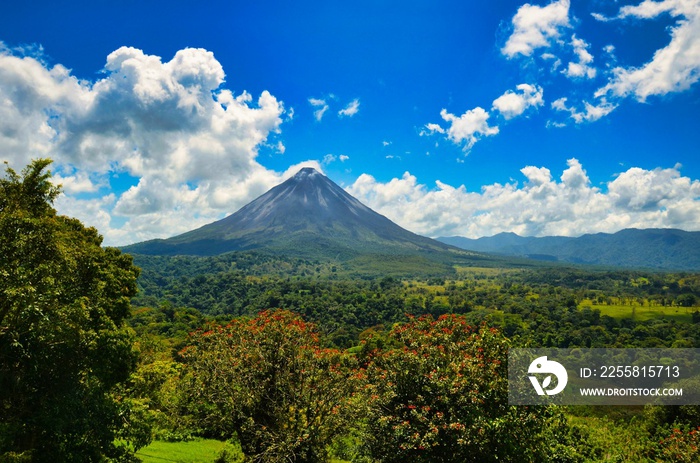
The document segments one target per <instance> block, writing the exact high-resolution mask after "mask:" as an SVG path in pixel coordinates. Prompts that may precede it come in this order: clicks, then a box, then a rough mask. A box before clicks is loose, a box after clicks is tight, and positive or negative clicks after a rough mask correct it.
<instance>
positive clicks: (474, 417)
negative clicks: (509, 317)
mask: <svg viewBox="0 0 700 463" xmlns="http://www.w3.org/2000/svg"><path fill="white" fill-rule="evenodd" d="M390 337H391V338H392V339H393V340H394V341H397V342H399V343H400V345H401V347H399V348H397V349H393V350H389V351H386V352H377V353H375V355H374V358H373V359H372V360H371V361H370V363H369V366H368V368H367V375H368V379H369V383H370V386H369V394H370V397H371V398H370V410H371V413H370V418H369V419H368V429H367V435H366V442H367V446H368V450H369V453H370V454H371V455H372V457H374V458H376V459H378V460H379V461H381V462H405V461H411V462H426V463H427V462H430V463H439V462H454V461H460V462H489V461H498V462H502V461H506V462H507V461H513V462H514V461H517V462H527V461H554V460H553V459H552V458H551V457H552V456H551V455H549V454H548V453H549V450H548V449H549V444H548V443H546V442H545V439H544V436H545V435H546V434H547V433H548V432H550V431H551V430H552V429H553V428H552V424H554V423H555V422H556V416H555V411H554V410H553V409H550V408H544V407H513V406H508V403H507V400H508V393H507V377H508V375H507V367H506V358H507V348H508V342H507V340H506V339H505V338H504V337H503V335H502V334H501V333H500V332H498V331H496V330H494V329H488V328H486V327H480V328H475V327H473V326H470V325H468V324H467V322H466V321H465V319H464V317H460V316H454V315H445V316H442V317H440V318H439V319H437V320H434V319H433V318H432V317H421V318H418V319H413V320H411V321H410V322H409V323H406V324H404V325H400V326H397V327H395V328H394V329H393V330H392V332H391V333H390Z"/></svg>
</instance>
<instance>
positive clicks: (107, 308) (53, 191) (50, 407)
mask: <svg viewBox="0 0 700 463" xmlns="http://www.w3.org/2000/svg"><path fill="white" fill-rule="evenodd" d="M50 163H51V161H50V160H47V159H39V160H35V161H33V162H32V163H31V164H30V165H29V166H27V167H26V168H25V169H24V170H23V171H22V172H21V174H18V173H17V172H15V171H14V170H12V169H11V168H10V167H9V166H6V167H5V170H6V172H5V176H4V177H2V178H0V460H9V461H12V460H13V459H16V460H19V461H22V460H23V459H32V460H34V461H49V460H54V461H81V462H83V461H99V460H102V461H104V459H105V458H116V457H118V456H119V455H120V454H123V453H124V451H123V448H121V449H120V445H119V444H120V442H125V441H124V440H123V439H121V438H122V437H126V436H125V433H128V428H129V427H128V410H125V408H124V407H125V405H124V404H123V403H121V402H120V401H118V400H116V399H115V396H114V395H113V394H112V392H113V391H114V388H115V386H117V385H118V384H119V383H121V382H123V381H124V380H126V378H127V377H128V375H129V373H130V372H131V371H132V369H133V367H134V364H135V360H136V359H135V354H134V352H133V351H132V344H133V339H132V334H131V332H130V331H129V330H128V328H126V327H125V326H124V320H125V319H126V318H127V317H128V316H129V313H130V299H131V298H132V297H133V296H134V295H135V294H136V278H137V277H138V273H139V271H138V269H137V268H136V267H134V266H133V264H132V260H131V257H130V256H127V255H124V254H122V253H121V252H120V251H119V250H117V249H114V248H102V247H101V244H102V237H101V236H100V235H99V234H98V233H97V230H95V229H94V228H88V227H85V226H84V225H83V224H82V223H81V222H80V221H78V220H76V219H73V218H69V217H64V216H60V215H58V214H57V213H56V210H55V209H54V208H53V202H54V200H55V199H56V198H57V196H58V195H59V194H60V187H57V186H55V185H53V184H52V183H51V181H50V178H51V173H50V172H49V171H48V170H47V167H48V166H49V165H50Z"/></svg>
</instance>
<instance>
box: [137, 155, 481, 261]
mask: <svg viewBox="0 0 700 463" xmlns="http://www.w3.org/2000/svg"><path fill="white" fill-rule="evenodd" d="M255 249H263V250H266V251H272V252H281V253H285V254H287V255H297V256H300V255H301V256H311V257H319V256H324V257H328V256H330V257H332V258H352V257H355V256H358V255H362V254H367V253H372V254H391V255H397V254H401V255H406V254H435V253H453V254H455V253H456V254H458V255H468V254H470V253H466V252H464V251H462V250H460V249H457V248H454V247H452V246H449V245H447V244H444V243H441V242H439V241H436V240H433V239H430V238H426V237H423V236H419V235H416V234H415V233H411V232H409V231H408V230H405V229H403V228H401V227H400V226H398V225H396V224H395V223H394V222H392V221H391V220H389V219H387V218H386V217H384V216H383V215H380V214H378V213H376V212H374V211H373V210H372V209H370V208H368V207H367V206H365V205H364V204H362V203H361V202H360V201H358V200H357V199H355V198H354V197H352V196H351V195H349V194H348V193H347V192H345V190H343V189H342V188H341V187H339V186H338V185H336V184H335V183H333V182H332V181H331V180H330V179H328V177H326V176H325V175H323V174H321V173H319V172H318V171H316V170H315V169H312V168H303V169H301V170H300V171H299V172H298V173H297V174H296V175H294V176H293V177H291V178H289V179H288V180H286V181H285V182H283V183H282V184H280V185H277V186H276V187H274V188H272V189H271V190H269V191H268V192H267V193H265V194H263V195H262V196H260V197H259V198H257V199H255V200H254V201H252V202H251V203H249V204H248V205H246V206H244V207H243V208H241V209H240V210H238V211H237V212H235V213H234V214H232V215H230V216H228V217H226V218H224V219H222V220H219V221H217V222H214V223H211V224H208V225H205V226H203V227H201V228H198V229H196V230H192V231H190V232H187V233H184V234H182V235H178V236H175V237H172V238H168V239H157V240H151V241H145V242H142V243H137V244H133V245H130V246H126V247H124V248H123V250H124V251H125V252H129V253H135V254H146V255H197V256H209V255H218V254H223V253H225V252H229V251H245V250H255Z"/></svg>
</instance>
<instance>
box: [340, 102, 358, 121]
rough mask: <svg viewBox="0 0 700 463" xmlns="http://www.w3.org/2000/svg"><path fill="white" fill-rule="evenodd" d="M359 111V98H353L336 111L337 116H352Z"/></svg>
mask: <svg viewBox="0 0 700 463" xmlns="http://www.w3.org/2000/svg"><path fill="white" fill-rule="evenodd" d="M359 111H360V100H358V99H357V98H355V99H354V100H352V101H351V102H350V103H348V105H347V106H346V107H344V108H343V109H341V110H340V111H338V116H339V117H352V116H354V115H355V114H357V113H358V112H359Z"/></svg>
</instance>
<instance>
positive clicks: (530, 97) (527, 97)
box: [493, 84, 544, 119]
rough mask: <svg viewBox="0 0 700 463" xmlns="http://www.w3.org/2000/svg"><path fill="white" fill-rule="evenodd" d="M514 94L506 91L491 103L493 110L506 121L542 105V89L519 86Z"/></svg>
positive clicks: (525, 85) (531, 86) (532, 86)
mask: <svg viewBox="0 0 700 463" xmlns="http://www.w3.org/2000/svg"><path fill="white" fill-rule="evenodd" d="M516 89H517V90H518V91H517V92H514V91H512V90H508V91H507V92H505V93H504V94H503V95H501V96H499V97H498V98H496V99H495V100H494V101H493V108H494V109H495V110H497V111H498V112H500V113H501V115H503V117H504V118H506V119H512V118H514V117H517V116H520V115H521V114H523V113H524V112H525V111H526V110H527V109H528V108H533V107H538V106H542V105H543V104H544V98H543V95H544V92H543V90H542V87H538V86H537V85H530V84H520V85H518V86H517V87H516Z"/></svg>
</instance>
